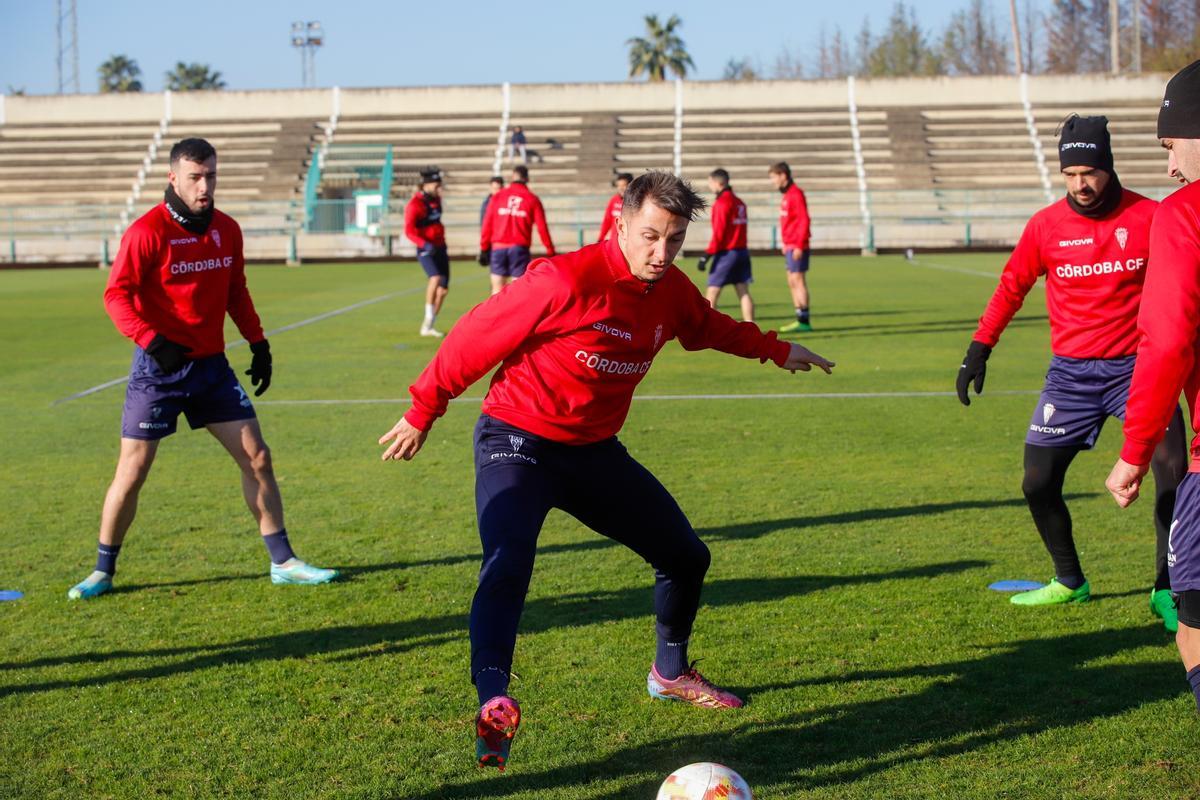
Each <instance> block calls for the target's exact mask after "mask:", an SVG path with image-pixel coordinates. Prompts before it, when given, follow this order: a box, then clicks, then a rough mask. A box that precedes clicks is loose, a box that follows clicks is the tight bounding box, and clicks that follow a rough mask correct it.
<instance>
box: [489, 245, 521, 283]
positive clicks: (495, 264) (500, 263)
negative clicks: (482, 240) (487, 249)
mask: <svg viewBox="0 0 1200 800" xmlns="http://www.w3.org/2000/svg"><path fill="white" fill-rule="evenodd" d="M528 266H529V248H528V247H505V248H503V249H502V250H493V251H492V264H491V269H490V272H491V273H492V274H493V275H502V276H504V277H505V278H519V277H521V276H522V275H524V274H525V268H526V267H528Z"/></svg>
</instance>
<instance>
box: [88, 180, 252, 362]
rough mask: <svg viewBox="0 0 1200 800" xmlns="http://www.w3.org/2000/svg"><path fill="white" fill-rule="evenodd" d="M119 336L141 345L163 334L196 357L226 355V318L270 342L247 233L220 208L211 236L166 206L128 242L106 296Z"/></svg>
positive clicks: (128, 235) (146, 218)
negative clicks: (245, 250)
mask: <svg viewBox="0 0 1200 800" xmlns="http://www.w3.org/2000/svg"><path fill="white" fill-rule="evenodd" d="M104 308H105V310H106V311H108V316H109V317H111V318H112V321H113V323H114V324H115V325H116V326H117V330H119V331H120V332H121V333H123V334H125V335H126V336H128V337H129V338H130V339H133V341H135V342H136V343H137V344H138V345H140V346H141V347H145V346H146V345H148V344H150V341H151V340H152V339H153V338H154V335H155V334H158V333H161V334H162V335H163V336H166V337H167V338H168V339H170V340H171V341H173V342H178V343H179V344H182V345H184V346H186V347H188V348H190V349H191V352H190V353H188V355H189V356H190V357H191V358H202V357H204V356H211V355H215V354H217V353H222V352H224V351H225V313H226V312H229V316H230V317H231V318H232V319H233V321H234V323H235V324H236V325H237V327H238V330H239V331H241V333H242V336H244V337H246V340H247V341H249V342H252V343H253V342H260V341H262V340H263V338H264V337H263V329H262V324H261V323H260V322H259V321H258V314H257V313H256V312H255V310H254V302H253V301H252V300H251V299H250V292H249V291H247V289H246V264H245V261H244V260H243V258H242V229H241V228H239V227H238V224H237V223H236V222H234V221H233V219H232V218H231V217H229V216H227V215H226V214H223V213H221V212H220V211H217V210H214V211H213V216H212V223H211V224H210V225H209V226H208V230H207V231H205V233H204V235H203V236H197V235H196V234H194V233H189V232H188V231H186V230H184V229H183V228H181V227H180V226H179V225H178V224H177V223H176V222H175V220H173V219H171V214H170V212H169V211H167V206H166V203H159V204H158V205H157V206H155V207H154V208H152V209H150V210H149V211H147V212H146V213H145V214H144V215H142V217H141V218H140V219H138V220H136V221H135V222H134V223H133V224H132V225H130V226H129V228H128V230H126V231H125V235H124V236H122V237H121V248H120V250H118V251H117V260H116V261H115V262H114V263H113V268H112V272H111V273H109V276H108V287H107V288H106V289H105V290H104Z"/></svg>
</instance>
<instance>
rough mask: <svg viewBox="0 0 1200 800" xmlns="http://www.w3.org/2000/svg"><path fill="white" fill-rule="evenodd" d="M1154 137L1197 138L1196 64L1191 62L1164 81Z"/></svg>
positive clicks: (1199, 83)
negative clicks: (1156, 132)
mask: <svg viewBox="0 0 1200 800" xmlns="http://www.w3.org/2000/svg"><path fill="white" fill-rule="evenodd" d="M1158 138H1160V139H1200V61H1193V62H1192V63H1190V64H1188V65H1187V66H1186V67H1184V68H1183V69H1181V70H1179V72H1176V73H1175V77H1173V78H1171V80H1169V81H1167V91H1166V92H1165V93H1164V94H1163V101H1162V108H1160V109H1159V110H1158Z"/></svg>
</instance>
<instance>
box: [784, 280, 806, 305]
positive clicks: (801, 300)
mask: <svg viewBox="0 0 1200 800" xmlns="http://www.w3.org/2000/svg"><path fill="white" fill-rule="evenodd" d="M787 282H788V291H790V292H791V293H792V305H793V306H795V307H796V308H808V276H807V275H805V273H803V272H789V273H788V274H787Z"/></svg>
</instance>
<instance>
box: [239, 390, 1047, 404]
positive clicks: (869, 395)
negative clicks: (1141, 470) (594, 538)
mask: <svg viewBox="0 0 1200 800" xmlns="http://www.w3.org/2000/svg"><path fill="white" fill-rule="evenodd" d="M1037 394H1041V390H1040V389H1009V390H1004V391H998V392H988V395H989V396H991V395H1037ZM957 396H958V395H957V393H956V392H794V393H787V394H643V395H634V397H633V399H634V400H873V399H884V398H909V397H957ZM482 401H483V398H482V397H456V398H454V399H453V400H451V401H450V402H451V403H480V402H482ZM409 402H411V401H410V400H409V398H407V397H380V398H372V399H364V398H348V399H345V400H337V399H334V398H328V399H324V400H256V401H255V405H262V406H370V405H398V404H401V403H409Z"/></svg>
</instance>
